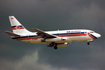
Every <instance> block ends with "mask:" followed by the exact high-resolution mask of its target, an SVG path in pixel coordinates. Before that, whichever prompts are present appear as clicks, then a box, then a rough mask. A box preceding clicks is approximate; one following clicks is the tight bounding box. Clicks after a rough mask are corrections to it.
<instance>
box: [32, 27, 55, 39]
mask: <svg viewBox="0 0 105 70" xmlns="http://www.w3.org/2000/svg"><path fill="white" fill-rule="evenodd" d="M32 30H34V31H36V32H37V33H36V34H37V35H38V36H41V37H42V38H45V39H46V38H56V36H54V35H51V34H48V33H46V32H44V31H42V30H39V29H36V28H32Z"/></svg>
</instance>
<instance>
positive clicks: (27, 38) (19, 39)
mask: <svg viewBox="0 0 105 70" xmlns="http://www.w3.org/2000/svg"><path fill="white" fill-rule="evenodd" d="M40 38H42V37H26V38H18V39H16V40H18V41H21V40H29V39H40Z"/></svg>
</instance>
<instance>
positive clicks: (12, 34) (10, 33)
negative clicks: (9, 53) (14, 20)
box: [5, 31, 19, 36]
mask: <svg viewBox="0 0 105 70" xmlns="http://www.w3.org/2000/svg"><path fill="white" fill-rule="evenodd" d="M5 33H7V34H9V35H10V36H19V35H17V34H14V33H12V32H9V31H5Z"/></svg>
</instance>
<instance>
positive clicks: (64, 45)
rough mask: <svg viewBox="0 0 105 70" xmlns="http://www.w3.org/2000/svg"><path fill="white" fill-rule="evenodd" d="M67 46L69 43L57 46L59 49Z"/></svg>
mask: <svg viewBox="0 0 105 70" xmlns="http://www.w3.org/2000/svg"><path fill="white" fill-rule="evenodd" d="M66 46H68V43H67V42H66V43H62V44H57V47H66Z"/></svg>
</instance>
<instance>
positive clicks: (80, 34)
mask: <svg viewBox="0 0 105 70" xmlns="http://www.w3.org/2000/svg"><path fill="white" fill-rule="evenodd" d="M68 36H86V34H70V35H58V37H68Z"/></svg>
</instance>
